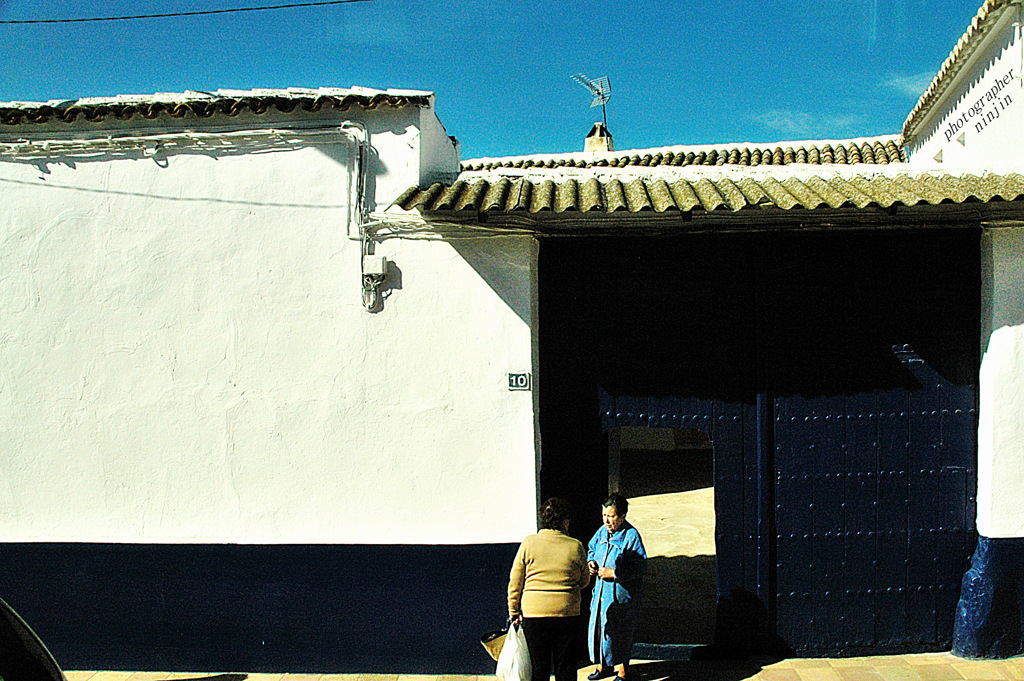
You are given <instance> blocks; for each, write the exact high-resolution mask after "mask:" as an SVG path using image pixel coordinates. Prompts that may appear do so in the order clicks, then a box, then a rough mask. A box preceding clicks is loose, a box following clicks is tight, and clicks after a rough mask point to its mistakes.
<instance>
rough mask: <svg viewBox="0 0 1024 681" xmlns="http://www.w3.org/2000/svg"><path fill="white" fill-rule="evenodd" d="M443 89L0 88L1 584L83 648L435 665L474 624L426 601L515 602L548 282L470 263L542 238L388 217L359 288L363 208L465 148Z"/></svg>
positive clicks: (446, 173) (67, 661) (46, 628)
mask: <svg viewBox="0 0 1024 681" xmlns="http://www.w3.org/2000/svg"><path fill="white" fill-rule="evenodd" d="M433 104H434V96H433V95H432V94H431V93H428V92H418V91H386V92H384V91H376V90H368V89H362V88H354V89H345V90H342V89H321V90H299V89H291V90H260V91H248V92H236V91H218V92H214V93H209V94H208V93H193V92H187V93H183V94H160V95H153V96H139V97H129V96H119V97H114V98H110V99H86V100H79V101H77V102H51V103H47V104H36V103H10V104H4V105H0V229H2V230H3V236H2V241H3V244H4V248H3V250H2V254H0V329H2V330H0V338H2V341H0V367H2V370H0V443H2V445H0V448H2V450H3V451H4V452H5V455H4V457H3V462H2V464H0V465H2V467H3V474H2V475H0V478H2V480H3V482H2V491H0V533H2V536H3V542H4V543H3V549H2V551H0V561H2V563H3V569H2V570H0V571H2V572H3V574H4V575H5V577H4V585H3V587H2V591H3V593H2V594H0V596H2V597H3V598H4V599H5V600H7V601H8V602H9V603H11V605H12V606H14V608H15V609H17V610H18V611H19V613H20V614H21V615H22V616H23V617H25V618H26V619H27V620H28V621H29V622H30V623H31V624H32V625H33V626H34V627H35V628H36V629H37V631H38V633H39V634H40V635H41V637H42V638H43V640H44V641H46V642H47V644H48V645H49V646H50V647H51V649H52V650H53V652H54V654H55V656H56V657H57V659H58V661H59V662H60V663H61V664H62V665H64V666H65V667H68V668H97V667H99V668H103V667H106V668H110V667H116V668H136V667H142V668H153V667H157V668H169V667H175V668H180V669H197V668H199V669H247V670H248V669H290V670H296V669H323V670H330V669H333V670H338V669H353V670H366V669H370V670H374V671H376V670H384V669H386V668H388V667H389V666H390V667H392V668H395V669H407V668H409V667H410V665H412V666H414V667H415V668H419V669H437V668H439V666H440V665H442V664H445V663H446V662H447V660H450V659H453V658H454V659H456V660H458V659H460V658H465V657H466V655H465V650H466V649H467V648H468V646H467V645H466V644H465V643H464V642H463V641H459V640H451V641H446V640H439V639H437V638H433V637H424V636H423V635H422V627H423V624H424V622H427V621H433V619H434V618H435V617H447V618H449V619H456V618H463V619H464V620H465V621H466V622H467V626H469V627H472V629H473V630H478V629H479V630H482V629H483V628H486V627H489V626H491V624H492V622H491V620H490V619H489V618H488V616H489V615H490V614H491V612H492V610H493V608H491V607H488V606H489V603H488V602H487V601H486V600H483V601H482V600H480V592H481V590H491V591H494V590H499V591H500V589H502V588H503V580H504V579H505V576H506V575H505V573H506V571H507V566H506V565H505V563H506V562H507V560H508V559H510V556H509V555H507V554H508V552H509V549H508V545H510V544H511V543H513V542H516V541H518V539H520V538H521V537H522V535H524V534H525V533H527V532H529V531H532V530H533V528H534V512H533V507H534V505H535V497H536V492H535V484H534V480H535V478H536V470H535V464H534V459H533V457H532V455H530V452H532V451H533V450H534V425H533V421H534V409H533V404H532V395H531V393H529V392H511V391H509V390H508V389H507V380H508V378H507V375H508V373H509V372H527V373H528V372H529V371H530V362H531V333H530V328H531V326H530V317H529V315H530V300H531V293H530V280H529V277H524V278H523V279H522V280H521V281H518V282H517V286H518V288H512V289H509V290H507V291H504V292H502V293H503V294H504V296H505V299H506V300H513V301H517V304H515V305H512V306H510V305H508V304H506V303H505V302H503V300H502V298H501V297H500V296H499V295H498V293H496V292H494V291H493V290H492V289H491V288H489V287H488V286H486V285H485V284H484V282H483V281H482V280H481V278H480V276H479V275H478V274H477V273H476V271H475V269H474V267H480V266H487V265H488V264H490V265H491V266H501V267H508V266H512V267H514V268H517V269H518V270H521V271H523V272H528V271H529V269H530V261H531V257H532V253H533V250H532V248H531V246H530V244H529V242H519V243H513V244H509V245H508V247H506V248H503V249H502V250H501V252H500V253H501V259H500V261H498V260H494V259H493V258H492V256H491V253H490V252H489V251H486V250H483V251H474V250H473V249H472V248H470V249H469V251H468V252H467V253H466V254H465V257H463V256H460V253H459V252H458V250H457V249H456V248H455V247H453V245H451V244H448V243H444V242H441V241H412V240H409V241H394V242H389V243H387V244H380V245H377V248H376V254H375V256H376V257H374V256H373V255H371V257H370V258H369V259H368V260H367V265H368V267H371V268H372V267H377V268H380V267H382V266H384V267H386V268H387V270H386V276H385V277H384V278H383V281H382V283H380V286H379V288H378V289H377V294H378V296H379V298H378V299H374V298H373V296H372V295H371V296H368V297H367V299H365V300H364V291H363V289H364V285H363V278H362V273H361V263H362V255H363V254H364V252H369V251H371V250H372V248H373V247H372V246H371V245H367V244H365V243H364V241H363V239H362V238H361V235H362V234H363V230H364V223H365V222H366V221H367V219H368V218H367V214H368V213H369V212H370V211H372V210H374V209H377V208H383V207H385V206H387V205H388V204H389V203H390V202H391V201H392V200H393V199H394V198H395V197H396V196H397V195H398V194H399V193H400V192H401V191H402V190H404V189H405V188H407V187H409V186H411V185H417V184H430V183H432V182H436V181H446V180H450V179H451V178H452V177H454V175H455V173H456V172H457V169H458V162H459V150H458V144H457V143H456V142H455V141H454V140H453V139H452V138H449V137H448V135H447V134H446V132H445V130H444V128H443V126H442V125H441V123H440V121H439V120H438V118H437V115H436V113H435V111H434V108H433ZM474 254H475V256H476V257H474ZM381 256H385V257H386V258H387V261H386V264H385V261H383V260H382V258H381ZM481 263H482V264H481ZM371 281H372V280H371ZM375 285H376V284H375ZM365 288H370V289H372V288H373V287H372V286H368V287H365ZM364 302H365V303H366V304H367V305H369V306H370V307H372V308H374V309H375V310H377V312H375V313H370V312H367V310H366V309H365V308H364ZM524 454H525V455H524ZM467 543H469V544H474V545H478V546H479V547H480V548H479V549H478V550H477V551H476V552H475V553H473V554H471V555H472V558H471V559H470V558H467V557H466V554H465V553H464V552H458V553H457V555H455V554H453V549H452V548H451V547H450V545H452V544H467ZM495 556H497V558H495ZM467 560H468V561H469V562H468V563H465V561H467ZM460 563H465V564H464V567H465V570H464V572H463V573H462V574H459V575H458V579H456V580H454V581H453V580H452V578H451V574H452V573H451V570H452V568H453V566H454V565H459V564H460ZM495 598H497V600H498V602H499V603H500V594H497V595H496V596H495ZM407 639H408V640H413V642H412V643H411V644H409V645H407V646H404V650H405V651H406V652H405V655H404V656H403V655H402V654H396V652H395V649H394V642H395V640H407ZM471 644H472V645H473V646H476V645H477V644H476V643H475V642H471ZM426 647H429V649H430V651H431V654H425V652H424V648H426ZM470 649H471V650H473V649H472V648H470ZM473 652H476V651H475V650H473Z"/></svg>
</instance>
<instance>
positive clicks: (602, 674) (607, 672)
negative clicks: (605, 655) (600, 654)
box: [587, 667, 615, 681]
mask: <svg viewBox="0 0 1024 681" xmlns="http://www.w3.org/2000/svg"><path fill="white" fill-rule="evenodd" d="M614 673H615V668H614V667H601V668H600V669H598V670H597V671H596V672H594V673H593V674H591V675H590V676H588V677H587V678H588V679H590V681H598V679H607V678H608V677H609V676H612V675H613V674H614Z"/></svg>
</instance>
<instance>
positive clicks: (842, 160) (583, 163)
mask: <svg viewBox="0 0 1024 681" xmlns="http://www.w3.org/2000/svg"><path fill="white" fill-rule="evenodd" d="M819 144H820V146H819ZM906 161H907V156H906V152H905V151H904V149H903V148H902V142H901V141H900V139H899V138H898V137H896V136H888V137H879V138H872V139H870V140H858V141H854V140H851V141H846V140H844V141H842V142H837V143H836V144H835V146H834V147H833V143H832V142H822V143H818V142H806V143H803V144H798V145H797V146H793V145H786V146H785V147H783V146H778V145H776V146H765V147H757V146H755V147H753V148H752V147H751V146H750V145H744V146H742V147H738V146H736V147H727V148H691V149H687V148H685V147H671V148H670V147H666V148H664V149H642V150H636V151H623V152H619V153H616V152H608V153H603V154H599V155H595V154H592V153H590V154H588V153H585V152H580V153H577V154H558V155H552V156H538V157H517V156H510V157H506V158H491V159H470V160H467V161H464V162H463V164H462V169H463V170H464V171H483V170H500V169H502V168H538V167H540V168H552V169H553V168H630V167H635V168H653V167H665V166H673V167H677V168H679V167H686V166H719V167H720V166H761V165H774V166H781V165H792V164H809V165H833V164H839V165H850V164H856V163H874V164H889V163H905V162H906Z"/></svg>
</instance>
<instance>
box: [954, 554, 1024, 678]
mask: <svg viewBox="0 0 1024 681" xmlns="http://www.w3.org/2000/svg"><path fill="white" fill-rule="evenodd" d="M1022 631H1024V539H990V538H988V537H978V547H977V549H975V552H974V558H973V559H972V560H971V569H970V570H968V571H967V574H966V575H964V579H963V586H962V588H961V591H960V603H959V604H958V605H957V609H956V623H955V624H954V629H953V653H954V654H956V655H960V656H962V657H982V658H1005V657H1013V656H1015V655H1021V654H1024V637H1022Z"/></svg>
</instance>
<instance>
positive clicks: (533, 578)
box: [508, 530, 590, 617]
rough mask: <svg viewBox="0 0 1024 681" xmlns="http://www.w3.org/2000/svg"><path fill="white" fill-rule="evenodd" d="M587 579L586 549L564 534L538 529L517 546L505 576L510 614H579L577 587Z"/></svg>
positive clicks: (551, 615)
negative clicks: (509, 568)
mask: <svg viewBox="0 0 1024 681" xmlns="http://www.w3.org/2000/svg"><path fill="white" fill-rule="evenodd" d="M589 583H590V570H589V569H588V568H587V551H586V549H584V548H583V544H581V543H579V542H578V541H576V540H575V539H573V538H572V537H570V536H569V535H567V534H563V533H561V532H559V531H558V530H541V531H540V532H538V533H537V534H531V535H530V536H529V537H527V538H526V539H524V540H523V543H522V544H521V545H520V546H519V552H518V553H516V558H515V560H514V561H512V570H511V572H510V573H509V576H508V614H509V617H516V616H517V615H520V614H521V615H523V616H524V617H572V616H574V615H579V614H580V589H582V588H583V587H585V586H586V585H587V584H589Z"/></svg>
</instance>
